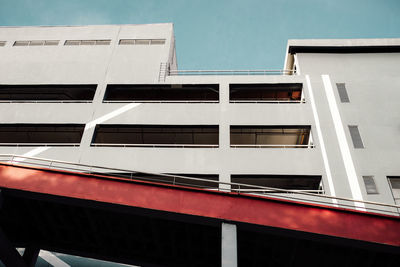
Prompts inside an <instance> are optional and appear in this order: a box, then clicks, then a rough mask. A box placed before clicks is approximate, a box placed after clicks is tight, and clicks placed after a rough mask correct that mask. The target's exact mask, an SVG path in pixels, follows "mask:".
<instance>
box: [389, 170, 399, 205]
mask: <svg viewBox="0 0 400 267" xmlns="http://www.w3.org/2000/svg"><path fill="white" fill-rule="evenodd" d="M388 179H389V182H390V187H391V188H392V193H393V198H394V202H395V203H396V205H400V176H389V177H388Z"/></svg>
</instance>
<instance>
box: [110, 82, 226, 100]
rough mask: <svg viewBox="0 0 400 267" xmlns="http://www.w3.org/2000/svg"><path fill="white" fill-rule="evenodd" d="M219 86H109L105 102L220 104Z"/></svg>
mask: <svg viewBox="0 0 400 267" xmlns="http://www.w3.org/2000/svg"><path fill="white" fill-rule="evenodd" d="M218 100H219V85H218V84H176V85H173V84H172V85H168V84H148V85H140V84H123V85H121V84H109V85H107V90H106V94H105V96H104V101H136V102H174V101H176V102H207V101H209V102H218Z"/></svg>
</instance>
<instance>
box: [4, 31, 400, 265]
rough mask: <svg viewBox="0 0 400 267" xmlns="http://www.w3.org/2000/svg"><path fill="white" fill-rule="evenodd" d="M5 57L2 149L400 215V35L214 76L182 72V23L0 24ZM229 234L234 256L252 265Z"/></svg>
mask: <svg viewBox="0 0 400 267" xmlns="http://www.w3.org/2000/svg"><path fill="white" fill-rule="evenodd" d="M282 60H283V59H282ZM0 61H1V64H0V143H1V146H0V154H3V155H18V156H19V157H20V158H19V160H20V161H22V162H28V161H29V162H32V159H27V158H24V157H28V158H29V157H36V158H43V159H50V160H60V161H65V162H71V163H80V164H85V165H90V166H102V167H110V168H116V169H121V170H131V171H132V172H131V173H128V175H131V176H132V173H133V171H137V172H143V173H151V174H154V175H150V174H149V175H147V176H146V175H144V174H143V175H141V176H140V175H138V176H137V178H138V179H161V180H164V181H165V179H167V178H166V177H162V176H157V174H173V175H181V176H188V177H195V178H200V179H205V180H210V181H211V184H210V183H207V182H206V181H185V183H186V184H188V185H189V186H190V185H196V186H199V185H202V186H206V187H213V188H220V189H225V190H229V189H232V190H233V189H238V186H237V185H234V184H230V183H242V184H249V185H256V186H261V187H270V188H277V189H281V190H289V193H288V192H281V191H279V192H277V191H273V190H269V191H268V192H266V194H267V195H269V196H274V197H278V198H290V199H295V200H299V199H300V200H301V201H311V202H312V203H323V204H325V205H333V206H339V207H342V208H350V209H357V210H361V211H369V212H377V213H381V214H387V215H392V216H393V215H394V216H398V215H399V209H398V208H396V206H395V205H396V204H397V205H398V204H400V202H399V201H400V143H399V142H398V140H399V136H400V133H399V129H400V128H399V127H400V126H399V121H400V107H399V104H398V103H397V102H398V101H397V99H400V90H399V89H400V76H399V74H398V69H397V65H398V62H400V39H354V40H289V42H288V48H287V56H286V59H285V64H284V67H283V69H284V70H282V71H243V72H241V71H225V72H223V71H216V72H212V71H182V70H179V69H178V64H177V58H176V52H175V38H174V32H173V25H172V24H149V25H106V26H70V27H1V28H0ZM4 158H7V157H6V156H4ZM7 160H9V158H7ZM116 172H117V173H120V174H127V172H124V171H116ZM110 173H112V171H110ZM167 180H168V179H167ZM212 181H219V182H222V183H212ZM168 182H170V180H168ZM242 189H247V190H249V189H252V190H253V191H252V192H254V188H253V187H246V188H242ZM290 190H292V191H290ZM294 190H296V191H294ZM263 191H265V189H264V190H263ZM242 192H246V190H243V191H242ZM296 192H297V193H300V194H296ZM250 193H251V192H250ZM302 193H305V194H302ZM314 194H315V196H314ZM325 196H328V197H332V198H325ZM378 203H384V204H386V205H380V204H378ZM232 225H233V227H232ZM224 236H225V238H228V239H229V240H231V241H229V242H228V243H229V244H225V245H223V246H222V253H221V257H222V265H223V266H235V265H237V262H239V265H241V266H244V264H245V263H246V262H249V257H250V256H244V255H243V254H242V255H241V254H240V252H238V256H236V251H237V247H236V245H234V246H233V248H230V243H231V242H234V243H235V242H236V241H235V240H236V228H235V225H234V223H233V224H230V223H225V226H223V227H222V239H223V240H224ZM232 240H233V241H232ZM222 244H224V241H222ZM239 246H240V245H239ZM226 255H228V256H226ZM224 257H225V258H224ZM252 257H253V256H252ZM396 257H397V256H396ZM236 258H238V260H236ZM371 262H373V260H371ZM259 263H260V259H255V260H254V262H253V264H254V266H256V265H257V264H259ZM249 265H251V264H249ZM272 266H273V265H272ZM283 266H291V265H283Z"/></svg>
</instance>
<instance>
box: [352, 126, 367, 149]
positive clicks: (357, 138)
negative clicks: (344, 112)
mask: <svg viewBox="0 0 400 267" xmlns="http://www.w3.org/2000/svg"><path fill="white" fill-rule="evenodd" d="M349 131H350V136H351V140H352V141H353V145H354V148H364V144H363V141H362V139H361V135H360V131H359V130H358V126H357V125H349Z"/></svg>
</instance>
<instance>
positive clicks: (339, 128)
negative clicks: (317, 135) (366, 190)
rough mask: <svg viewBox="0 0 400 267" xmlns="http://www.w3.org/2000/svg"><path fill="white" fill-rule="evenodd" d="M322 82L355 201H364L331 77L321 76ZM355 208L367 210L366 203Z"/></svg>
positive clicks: (357, 203)
mask: <svg viewBox="0 0 400 267" xmlns="http://www.w3.org/2000/svg"><path fill="white" fill-rule="evenodd" d="M321 77H322V81H323V83H324V88H325V93H326V97H327V98H328V104H329V109H330V112H331V115H332V119H333V124H334V126H335V131H336V136H337V138H338V141H339V148H340V152H341V154H342V158H343V162H344V167H345V169H346V174H347V179H348V181H349V184H350V190H351V194H352V196H353V199H356V200H363V197H362V193H361V189H360V184H359V183H358V179H357V174H356V169H355V167H354V162H353V159H352V157H351V153H350V149H349V144H348V142H347V138H346V134H345V131H344V127H343V123H342V118H341V117H340V113H339V108H338V106H337V102H336V98H335V95H334V93H333V88H332V84H331V80H330V78H329V75H321ZM355 206H356V207H359V208H361V209H362V210H365V205H364V203H359V202H355Z"/></svg>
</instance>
